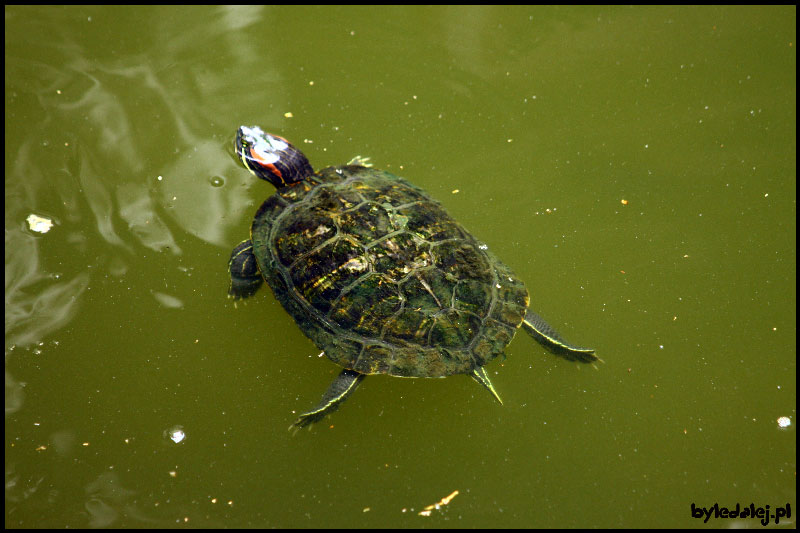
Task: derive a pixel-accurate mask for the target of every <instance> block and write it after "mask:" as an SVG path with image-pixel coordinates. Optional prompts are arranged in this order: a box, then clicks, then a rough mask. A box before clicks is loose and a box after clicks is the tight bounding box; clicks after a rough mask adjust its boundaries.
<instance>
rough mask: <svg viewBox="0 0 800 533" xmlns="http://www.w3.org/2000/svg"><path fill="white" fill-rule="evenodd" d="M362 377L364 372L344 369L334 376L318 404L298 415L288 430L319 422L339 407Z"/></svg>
mask: <svg viewBox="0 0 800 533" xmlns="http://www.w3.org/2000/svg"><path fill="white" fill-rule="evenodd" d="M363 379H364V374H359V373H358V372H356V371H355V370H348V369H346V368H345V369H344V370H342V371H341V373H340V374H339V375H338V376H336V379H334V380H333V383H331V384H330V386H329V387H328V390H327V391H325V394H323V395H322V399H321V400H320V402H319V404H317V406H316V407H314V408H313V409H312V410H310V411H309V412H307V413H303V414H302V415H300V416H299V417H298V418H297V420H295V421H294V423H293V424H292V425H291V426H289V430H290V431H292V430H294V431H295V432H296V431H297V430H298V429H300V428H302V427H305V426H307V425H309V424H313V423H314V422H319V421H320V420H322V419H323V418H325V417H326V416H327V415H329V414H330V413H332V412H334V411H335V410H337V409H338V408H339V406H340V405H341V404H342V402H343V401H345V400H346V399H347V397H348V396H350V395H351V394H352V393H353V391H354V390H356V388H357V387H358V384H359V383H361V380H363Z"/></svg>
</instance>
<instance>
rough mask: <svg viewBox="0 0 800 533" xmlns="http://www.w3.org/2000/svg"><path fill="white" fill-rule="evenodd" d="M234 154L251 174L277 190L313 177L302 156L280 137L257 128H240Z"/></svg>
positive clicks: (311, 170)
mask: <svg viewBox="0 0 800 533" xmlns="http://www.w3.org/2000/svg"><path fill="white" fill-rule="evenodd" d="M234 150H236V155H237V156H238V157H239V159H240V160H241V161H242V164H243V165H244V166H245V167H246V168H247V169H248V170H250V172H252V173H253V174H255V175H256V176H257V177H259V178H261V179H262V180H267V181H268V182H270V183H271V184H273V185H274V186H275V187H276V188H278V189H280V188H281V187H286V186H287V185H291V184H292V183H297V182H298V181H301V180H303V179H305V178H307V177H308V176H310V175H311V174H313V173H314V169H312V168H311V164H310V163H309V162H308V159H306V156H304V155H303V152H301V151H300V150H298V149H297V148H295V147H294V146H293V145H292V144H291V143H290V142H289V141H287V140H286V139H284V138H283V137H278V136H277V135H272V134H271V133H265V132H264V131H262V130H261V128H259V127H258V126H253V127H250V128H248V127H247V126H241V127H240V128H239V131H237V132H236V141H235V143H234Z"/></svg>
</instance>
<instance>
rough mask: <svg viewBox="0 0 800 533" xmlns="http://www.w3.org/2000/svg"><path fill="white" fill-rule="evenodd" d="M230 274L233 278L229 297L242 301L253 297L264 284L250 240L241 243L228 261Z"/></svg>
mask: <svg viewBox="0 0 800 533" xmlns="http://www.w3.org/2000/svg"><path fill="white" fill-rule="evenodd" d="M228 274H230V276H231V286H230V287H229V288H228V296H229V297H230V298H233V299H235V300H241V299H242V298H247V297H248V296H252V295H253V294H255V292H256V291H257V290H258V289H259V287H261V284H262V283H264V278H263V277H261V271H260V270H259V269H258V261H256V256H255V254H253V243H252V242H250V240H246V241H242V242H240V243H239V244H238V245H237V246H236V248H234V249H233V251H232V252H231V258H230V259H229V260H228Z"/></svg>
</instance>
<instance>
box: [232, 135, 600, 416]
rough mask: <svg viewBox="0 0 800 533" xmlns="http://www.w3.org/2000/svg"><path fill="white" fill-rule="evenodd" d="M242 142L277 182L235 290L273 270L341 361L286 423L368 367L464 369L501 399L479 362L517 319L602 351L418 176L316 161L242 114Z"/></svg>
mask: <svg viewBox="0 0 800 533" xmlns="http://www.w3.org/2000/svg"><path fill="white" fill-rule="evenodd" d="M235 149H236V154H237V155H238V156H239V158H240V159H241V161H242V163H243V164H244V165H245V167H247V168H248V169H249V170H250V171H251V172H252V173H253V174H255V175H256V176H257V177H259V178H261V179H263V180H266V181H268V182H270V183H272V185H274V186H275V187H276V188H277V191H276V192H275V194H273V195H272V196H270V197H269V198H267V200H266V201H265V202H264V203H263V204H262V205H261V207H260V208H259V209H258V211H257V212H256V215H255V218H254V219H253V223H252V226H251V228H250V239H249V240H247V241H244V242H242V243H240V244H239V245H238V246H237V247H236V248H235V249H234V250H233V253H232V254H231V259H230V262H229V264H228V268H229V271H230V275H231V286H230V291H229V294H230V295H231V296H232V297H234V298H245V297H247V296H250V295H252V294H253V293H254V292H255V291H256V290H257V289H258V288H259V287H260V286H261V283H262V281H263V279H266V280H267V283H268V284H269V286H270V287H271V288H272V292H273V293H274V294H275V297H276V298H277V299H278V301H280V302H281V304H282V305H283V307H284V308H285V309H286V310H287V311H288V312H289V314H290V315H292V317H293V318H294V319H295V321H296V322H297V324H298V325H299V326H300V329H301V330H302V331H303V333H305V334H306V335H307V336H308V338H310V339H311V340H312V341H313V342H314V344H316V345H317V346H318V347H319V348H320V349H321V350H322V351H323V352H324V353H325V355H326V356H327V357H328V358H329V359H330V360H331V361H333V362H334V363H336V364H337V365H339V366H341V367H343V368H344V370H342V372H341V373H340V374H339V376H338V377H337V378H336V379H334V381H333V383H332V384H331V385H330V387H329V388H328V390H327V392H326V393H325V394H324V396H323V397H322V400H321V401H320V403H319V404H318V405H317V406H316V407H314V408H313V409H312V410H310V411H309V412H307V413H304V414H302V415H301V416H300V417H299V418H298V419H297V420H296V421H295V422H294V424H293V425H292V427H294V428H300V427H303V426H305V425H308V424H310V423H312V422H316V421H318V420H320V419H321V418H323V417H324V416H325V415H327V414H329V413H331V412H333V411H334V410H336V409H337V408H338V407H339V405H340V404H341V403H342V402H343V401H344V400H345V399H346V398H347V397H348V396H349V395H350V394H351V393H352V392H353V391H354V390H355V388H356V387H357V386H358V384H359V383H360V382H361V380H362V379H363V378H364V376H366V375H369V374H389V375H391V376H399V377H442V376H449V375H451V374H467V375H469V376H471V377H472V378H474V379H475V380H476V381H477V382H478V383H480V384H481V385H483V386H484V387H486V388H487V389H488V390H489V392H491V393H492V394H493V395H494V397H495V398H496V399H497V400H498V401H500V397H499V396H498V394H497V392H496V391H495V390H494V387H493V386H492V383H491V381H489V376H488V375H487V373H486V370H485V369H484V366H485V365H486V364H487V363H489V361H491V360H492V359H494V358H495V357H497V356H498V355H500V354H501V353H503V349H504V348H505V347H506V345H507V344H508V343H509V342H511V339H512V338H514V333H516V331H517V328H519V327H520V326H522V327H523V328H524V329H525V330H526V331H527V332H528V333H530V334H531V335H532V336H533V338H534V339H536V340H537V341H539V342H540V343H542V344H543V345H544V346H545V347H547V348H548V349H550V350H551V351H553V352H555V353H557V354H560V355H562V356H565V357H567V358H568V359H572V360H578V361H583V362H591V361H594V360H596V359H597V358H596V357H595V355H594V350H591V349H588V348H580V347H577V346H573V345H571V344H569V343H567V342H566V341H565V340H564V339H563V338H561V336H559V335H558V334H557V333H556V332H555V331H554V330H553V328H551V327H550V326H549V325H547V324H546V323H545V322H544V320H542V318H541V317H539V315H537V314H535V313H533V312H532V311H529V310H528V290H527V289H526V288H525V285H524V284H523V283H522V281H520V280H519V279H517V277H516V276H515V275H514V274H513V273H512V272H511V270H510V269H509V268H508V267H507V266H506V265H504V264H503V263H502V262H500V260H499V259H497V258H496V257H495V256H494V255H493V254H492V253H491V252H489V250H488V249H487V247H486V246H485V245H484V244H482V243H480V242H479V241H477V240H476V239H475V237H473V236H472V235H471V234H470V233H469V232H468V231H467V230H466V229H464V228H463V227H462V226H461V225H460V224H459V223H458V222H456V221H455V220H453V219H452V218H450V216H449V215H448V214H447V212H445V210H444V209H443V208H442V206H441V205H440V204H439V202H437V201H436V200H433V199H432V198H431V197H430V196H428V195H427V194H426V193H425V191H423V190H422V189H420V188H419V187H417V186H415V185H412V184H411V183H409V182H407V181H406V180H404V179H403V178H401V177H398V176H395V175H393V174H390V173H388V172H385V171H382V170H376V169H373V168H368V167H366V166H364V164H363V162H364V161H363V160H359V163H362V164H348V165H343V166H334V167H327V168H324V169H322V170H320V171H318V172H314V171H313V169H312V168H311V165H310V164H309V162H308V159H306V157H305V156H304V155H303V154H302V152H300V150H298V149H297V148H295V147H294V146H293V145H292V144H290V143H289V142H288V141H286V140H285V139H283V138H281V137H278V136H277V135H271V134H269V133H264V132H263V131H262V130H261V129H260V128H258V127H251V128H248V127H245V126H242V127H240V128H239V131H238V133H237V135H236V146H235ZM501 403H502V402H501Z"/></svg>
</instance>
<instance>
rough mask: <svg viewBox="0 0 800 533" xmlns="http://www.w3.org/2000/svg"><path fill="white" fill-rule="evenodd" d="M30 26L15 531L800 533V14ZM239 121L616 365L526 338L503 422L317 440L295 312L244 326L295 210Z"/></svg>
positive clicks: (398, 390) (413, 12) (330, 429)
mask: <svg viewBox="0 0 800 533" xmlns="http://www.w3.org/2000/svg"><path fill="white" fill-rule="evenodd" d="M5 15H6V19H5V30H6V34H5V39H6V41H5V45H6V48H5V60H6V72H5V82H6V85H5V134H6V137H5V154H6V157H5V170H6V180H5V205H6V207H5V264H6V277H5V281H6V293H5V294H6V307H5V313H6V322H5V332H6V334H5V354H6V356H5V363H6V396H5V398H6V400H5V404H6V421H5V467H6V494H5V497H6V499H5V525H6V526H7V527H9V526H10V527H20V526H21V527H56V528H61V527H71V528H79V527H104V526H113V527H142V526H143V527H169V526H187V525H188V526H189V527H220V526H222V527H259V528H261V527H351V528H354V527H469V528H473V527H640V526H642V527H671V526H677V527H692V526H701V525H703V524H702V521H700V520H698V519H693V518H692V517H691V505H692V504H693V503H694V504H697V505H699V506H704V507H709V506H712V505H714V504H715V503H717V504H719V505H720V506H725V507H734V506H735V505H736V504H737V503H738V504H741V505H749V504H751V503H753V504H755V506H757V507H763V506H767V505H768V506H770V512H773V511H774V509H775V507H777V506H785V505H786V504H787V503H789V504H791V505H792V512H793V513H795V512H796V508H795V503H796V474H795V472H796V459H795V455H796V431H795V427H796V426H795V422H796V383H797V382H796V364H795V357H796V353H797V349H796V326H795V320H796V282H795V274H796V245H795V242H796V241H795V239H796V170H797V167H796V140H797V137H796V131H795V128H796V104H795V101H796V100H795V99H796V44H797V43H796V8H795V7H793V6H788V7H779V8H774V7H735V8H725V7H711V8H708V7H701V8H693V7H681V8H661V7H644V8H637V7H622V8H613V7H588V8H587V7H581V8H577V7H576V8H573V7H561V8H547V7H471V8H460V7H435V8H376V7H363V8H337V7H326V8H303V7H283V8H258V7H227V8H218V7H201V8H186V7H150V8H123V7H110V8H108V7H106V8H101V7H97V8H54V7H35V8H30V7H6V9H5ZM240 124H248V125H250V124H259V125H261V126H263V127H264V128H265V129H268V130H270V131H273V132H276V133H279V134H280V135H283V136H285V137H287V138H289V139H290V140H292V141H293V142H294V143H295V144H297V145H298V146H299V147H300V148H301V149H303V150H304V151H305V153H306V154H307V155H308V156H309V159H310V160H311V162H312V163H313V164H314V165H316V166H318V167H321V166H325V165H329V164H338V163H342V162H345V161H347V160H348V159H350V158H351V157H352V156H354V155H356V154H361V155H365V156H370V157H372V160H373V162H374V163H375V164H376V166H378V167H382V168H386V169H388V170H391V171H393V172H396V173H399V174H402V175H404V176H405V177H407V178H408V179H410V180H411V181H413V182H414V183H416V184H418V185H420V186H422V187H424V188H426V189H427V190H428V191H429V192H430V193H431V194H432V195H433V196H435V197H436V198H438V199H440V200H441V201H442V202H443V203H444V205H445V206H446V207H447V209H448V210H449V211H450V212H451V214H453V215H454V216H455V217H456V218H458V219H459V220H460V221H461V222H463V223H464V225H465V226H466V227H467V228H469V229H470V230H472V231H473V232H474V233H475V234H476V236H477V237H478V238H479V239H481V240H483V241H485V242H486V243H488V244H489V246H490V247H491V248H492V250H493V251H494V252H495V253H497V254H498V255H499V256H500V257H501V258H503V259H504V261H505V262H506V263H508V264H509V265H510V266H511V267H512V268H513V269H514V270H515V271H516V272H517V273H518V275H519V276H520V277H521V278H522V279H524V280H526V281H527V283H528V286H529V288H530V290H531V293H532V307H533V308H534V309H536V310H537V311H539V312H540V313H541V314H542V315H543V316H545V317H546V318H548V319H549V321H551V322H552V323H553V325H554V326H556V327H557V328H558V329H559V330H561V332H562V333H563V334H564V335H565V336H566V337H568V338H569V339H570V340H572V341H574V342H576V343H582V344H589V345H592V346H594V347H595V348H596V349H597V352H598V354H599V355H600V357H602V359H603V360H604V363H603V364H598V365H596V368H593V367H591V366H580V365H577V364H575V363H570V362H567V361H564V360H561V359H558V358H555V357H553V356H552V355H550V354H549V353H548V352H546V351H544V350H543V349H542V348H541V347H540V346H539V345H537V344H536V343H535V342H533V341H532V340H531V339H530V338H529V337H527V336H526V335H519V336H518V337H517V338H516V339H515V340H514V342H513V343H512V344H511V345H510V346H509V348H508V350H507V355H508V358H507V359H506V360H505V361H500V360H498V361H496V362H494V363H492V365H491V366H490V367H489V370H490V374H491V376H492V379H493V380H494V383H495V386H496V387H497V389H498V391H499V392H500V393H501V395H502V396H503V399H504V400H505V405H504V406H500V405H498V404H497V403H495V402H494V401H493V400H492V398H491V397H490V395H489V394H487V393H486V392H485V391H484V390H482V389H481V388H480V387H478V386H477V385H476V384H475V383H474V382H473V381H472V380H470V379H469V378H467V377H464V376H456V377H452V378H449V379H446V380H401V379H394V378H388V377H382V376H379V377H373V378H369V379H367V380H366V381H365V382H364V384H363V385H362V386H361V388H360V389H359V390H358V391H357V392H356V393H355V394H354V395H353V396H352V397H351V399H350V400H349V401H348V402H347V403H346V404H345V405H344V406H343V408H342V409H341V410H340V411H339V412H337V413H335V414H334V415H333V416H332V417H330V418H329V419H327V420H326V421H325V423H323V424H318V425H317V426H315V427H314V428H313V429H312V430H311V431H310V432H306V431H303V432H300V433H298V434H297V435H296V436H292V434H291V433H290V432H288V431H287V428H288V426H289V424H290V423H291V422H292V421H293V420H294V418H295V417H296V415H297V414H298V413H299V412H302V411H303V410H306V409H308V408H310V407H311V406H312V405H314V404H315V403H316V402H317V400H318V399H319V397H320V395H321V394H322V392H323V391H324V389H325V388H326V387H327V385H328V383H329V382H330V380H331V378H332V377H333V376H334V375H335V374H336V373H337V367H335V366H334V365H333V364H332V363H330V362H329V361H327V360H324V359H323V360H320V359H318V358H317V353H318V350H316V349H315V347H314V345H313V344H312V343H311V342H310V341H309V340H308V339H306V338H305V337H304V336H303V335H302V334H301V333H300V332H299V330H298V329H297V327H296V326H295V325H294V323H293V322H292V319H291V318H290V317H289V316H288V315H287V314H286V313H285V312H284V311H283V310H282V308H281V307H280V305H279V304H278V303H277V302H276V301H275V299H274V297H273V296H272V294H271V293H270V291H269V290H262V291H261V292H260V293H259V294H258V296H257V297H256V298H254V299H252V300H251V301H250V302H249V303H248V304H247V305H239V306H238V308H235V307H234V306H233V304H232V302H230V301H229V300H228V299H227V298H226V291H227V274H226V263H227V259H228V254H229V253H230V250H231V248H232V247H233V246H234V245H235V244H236V243H238V242H239V241H240V240H241V239H243V238H245V237H246V235H247V231H248V223H249V220H250V219H251V217H252V214H253V212H254V211H255V209H256V208H257V206H258V204H259V203H260V202H261V201H262V200H263V199H264V198H266V197H267V196H268V195H270V194H272V189H271V187H270V186H269V185H268V184H266V183H262V182H258V183H257V182H256V181H257V180H255V179H254V178H252V177H251V176H250V174H249V173H247V172H246V171H245V170H243V169H242V168H240V167H239V166H237V165H236V163H235V162H234V160H233V159H232V157H231V156H230V145H231V141H232V138H233V135H234V132H235V130H236V128H237V127H238V126H239V125H240ZM31 214H35V215H38V216H40V217H46V218H49V219H51V220H52V221H53V222H54V224H55V225H54V227H53V228H52V229H51V230H50V231H49V232H47V233H44V234H42V233H36V232H34V231H32V230H31V229H29V225H28V223H27V222H26V218H27V217H28V216H29V215H31ZM782 416H785V417H789V419H790V420H791V423H792V425H791V426H790V427H789V428H786V429H781V428H779V426H778V422H777V420H778V418H779V417H782ZM177 425H180V426H183V428H184V430H185V432H186V435H187V438H186V440H185V441H184V442H183V443H182V444H179V445H176V444H174V443H173V442H171V441H170V440H168V439H166V438H165V437H164V432H165V431H167V430H169V429H170V428H173V427H175V426H177ZM456 490H457V491H459V492H458V495H457V496H455V497H454V498H453V499H452V500H451V501H450V503H449V504H447V505H442V506H440V508H439V509H434V510H433V511H432V513H431V516H429V517H424V516H420V515H419V514H418V513H419V512H420V511H422V510H423V509H424V508H425V507H426V506H427V505H430V504H434V503H436V502H439V501H440V500H441V499H442V498H444V497H446V496H448V495H450V494H451V493H453V491H456ZM794 521H795V516H794V514H793V515H792V518H791V519H790V520H785V519H784V520H783V521H782V522H781V524H782V525H785V524H787V523H788V524H794ZM707 525H709V526H712V527H729V526H757V523H756V522H755V521H753V520H745V521H743V520H731V519H721V518H720V519H712V520H710V521H709V522H708V524H707ZM758 527H761V526H760V525H758Z"/></svg>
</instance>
